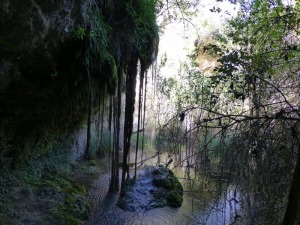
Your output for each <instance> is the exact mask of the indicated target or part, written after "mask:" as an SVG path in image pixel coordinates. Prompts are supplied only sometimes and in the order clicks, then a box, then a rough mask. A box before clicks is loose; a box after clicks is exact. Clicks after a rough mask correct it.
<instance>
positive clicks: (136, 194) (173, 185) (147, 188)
mask: <svg viewBox="0 0 300 225" xmlns="http://www.w3.org/2000/svg"><path fill="white" fill-rule="evenodd" d="M182 195H183V188H182V185H181V183H180V182H179V181H178V179H177V178H176V177H175V175H174V174H173V172H172V171H171V170H169V169H168V168H166V167H154V166H145V167H143V168H142V169H141V170H140V171H139V173H138V175H137V179H136V182H135V183H134V182H133V181H132V180H129V181H127V184H126V186H125V188H124V190H123V193H122V196H121V197H120V199H119V201H118V206H119V207H121V208H122V209H124V210H127V211H135V212H137V211H141V210H148V209H152V208H159V207H164V206H167V205H168V206H171V207H180V206H181V204H182V200H183V198H182Z"/></svg>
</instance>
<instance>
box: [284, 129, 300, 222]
mask: <svg viewBox="0 0 300 225" xmlns="http://www.w3.org/2000/svg"><path fill="white" fill-rule="evenodd" d="M296 135H297V140H298V134H296ZM297 145H298V158H297V163H296V167H295V171H294V177H293V182H292V186H291V189H290V192H289V196H288V204H287V208H286V211H285V215H284V218H283V222H282V225H294V224H295V220H296V216H297V214H298V213H299V212H298V205H299V200H300V145H299V140H298V141H297Z"/></svg>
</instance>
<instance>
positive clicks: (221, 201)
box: [87, 168, 240, 225]
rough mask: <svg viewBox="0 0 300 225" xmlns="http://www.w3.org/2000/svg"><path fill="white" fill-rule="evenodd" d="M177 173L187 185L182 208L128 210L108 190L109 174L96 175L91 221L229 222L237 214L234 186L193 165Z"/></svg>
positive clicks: (132, 224) (103, 224)
mask: <svg viewBox="0 0 300 225" xmlns="http://www.w3.org/2000/svg"><path fill="white" fill-rule="evenodd" d="M173 172H174V174H175V175H176V176H177V177H178V178H179V180H180V181H181V183H182V185H183V188H184V196H183V204H182V206H181V207H179V208H171V207H164V208H157V209H151V210H148V211H141V212H128V211H124V210H122V209H121V208H119V207H118V206H116V202H117V200H118V195H114V194H108V184H109V174H108V173H106V174H103V175H101V176H100V177H99V178H98V179H96V180H95V181H94V182H93V184H92V185H91V187H90V189H89V197H90V199H91V200H92V202H93V209H94V211H93V213H92V216H91V218H90V219H89V221H87V224H89V225H118V224H120V225H121V224H124V225H138V224H143V225H152V224H153V225H156V224H157V225H164V224H165V225H167V224H168V225H173V224H174V225H177V224H178V225H184V224H189V225H193V224H199V225H201V224H203V225H229V224H230V223H232V222H234V221H235V218H237V212H238V211H239V209H240V206H239V204H238V202H237V201H236V200H239V198H240V196H239V192H237V191H236V190H235V189H234V187H233V186H228V185H225V184H223V185H219V184H217V182H214V181H212V180H209V179H207V178H206V177H205V176H203V175H200V174H197V173H195V171H194V170H193V169H186V168H175V169H174V170H173Z"/></svg>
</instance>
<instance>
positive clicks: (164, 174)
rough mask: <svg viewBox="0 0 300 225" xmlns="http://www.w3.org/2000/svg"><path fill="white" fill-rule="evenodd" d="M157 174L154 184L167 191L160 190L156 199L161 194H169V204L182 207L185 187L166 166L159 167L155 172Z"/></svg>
mask: <svg viewBox="0 0 300 225" xmlns="http://www.w3.org/2000/svg"><path fill="white" fill-rule="evenodd" d="M152 173H153V175H154V176H155V177H154V179H153V180H152V184H153V185H154V186H156V187H158V188H161V189H165V191H161V192H158V193H157V195H156V196H155V197H156V199H159V198H161V196H160V195H162V194H163V195H167V204H168V205H169V206H171V207H180V206H181V204H182V201H183V198H182V195H183V187H182V185H181V183H180V182H179V181H178V179H177V178H176V177H175V175H174V174H173V172H172V171H170V170H169V169H168V168H166V167H159V168H157V169H155V170H154V171H153V172H152Z"/></svg>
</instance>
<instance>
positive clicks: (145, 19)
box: [125, 0, 158, 68]
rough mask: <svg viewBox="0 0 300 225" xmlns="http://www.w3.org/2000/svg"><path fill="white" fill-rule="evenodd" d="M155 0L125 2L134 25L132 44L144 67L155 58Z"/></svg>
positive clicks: (156, 44) (156, 31)
mask: <svg viewBox="0 0 300 225" xmlns="http://www.w3.org/2000/svg"><path fill="white" fill-rule="evenodd" d="M155 5H156V0H140V1H136V2H135V1H130V2H126V4H125V7H126V11H127V13H128V15H129V16H130V17H131V21H132V22H133V25H134V36H133V40H132V42H133V45H134V46H135V48H136V49H137V52H138V55H139V58H140V60H141V62H142V63H143V64H144V65H145V67H146V68H148V67H149V66H150V64H151V63H152V62H153V60H154V59H155V58H156V54H157V48H158V27H157V25H156V14H155Z"/></svg>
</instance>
